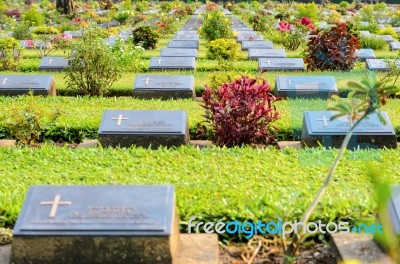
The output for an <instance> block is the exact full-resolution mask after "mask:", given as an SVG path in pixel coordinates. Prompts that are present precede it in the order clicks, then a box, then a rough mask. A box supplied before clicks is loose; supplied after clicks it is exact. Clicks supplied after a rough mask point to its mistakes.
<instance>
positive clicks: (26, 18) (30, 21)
mask: <svg viewBox="0 0 400 264" xmlns="http://www.w3.org/2000/svg"><path fill="white" fill-rule="evenodd" d="M21 20H22V21H23V22H25V23H26V24H27V25H29V26H41V25H43V24H44V18H43V15H42V14H41V13H40V12H39V11H37V10H36V8H33V7H32V8H30V9H28V10H26V11H25V12H23V13H22V14H21Z"/></svg>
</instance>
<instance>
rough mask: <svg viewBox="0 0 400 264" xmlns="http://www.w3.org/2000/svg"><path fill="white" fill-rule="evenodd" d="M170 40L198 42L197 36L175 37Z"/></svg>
mask: <svg viewBox="0 0 400 264" xmlns="http://www.w3.org/2000/svg"><path fill="white" fill-rule="evenodd" d="M172 40H196V41H199V40H200V37H199V35H175V36H174V37H173V38H172Z"/></svg>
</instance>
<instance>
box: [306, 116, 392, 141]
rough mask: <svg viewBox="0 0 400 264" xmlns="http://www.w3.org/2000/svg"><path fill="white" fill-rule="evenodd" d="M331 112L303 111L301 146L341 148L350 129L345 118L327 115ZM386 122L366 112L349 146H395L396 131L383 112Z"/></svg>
mask: <svg viewBox="0 0 400 264" xmlns="http://www.w3.org/2000/svg"><path fill="white" fill-rule="evenodd" d="M334 114H335V112H332V111H306V112H304V118H303V129H302V135H301V142H302V144H303V146H308V147H318V146H320V145H322V146H323V147H326V148H331V147H334V148H340V146H341V144H342V142H343V139H344V137H345V135H346V133H347V131H348V130H349V129H350V122H349V119H348V117H346V116H343V117H340V118H337V119H335V120H332V121H331V120H330V118H331V117H332V116H333V115H334ZM382 116H383V118H384V119H385V121H386V124H383V123H382V122H381V121H380V120H379V117H378V115H377V114H376V113H372V114H370V115H368V119H364V120H362V121H361V123H360V124H359V125H358V126H357V127H356V128H355V130H354V133H353V136H352V138H351V140H350V142H349V146H348V148H349V149H356V148H390V149H395V148H397V140H396V133H395V132H394V129H393V126H392V124H391V122H390V119H389V117H388V115H387V113H386V112H383V113H382Z"/></svg>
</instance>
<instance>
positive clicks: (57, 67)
mask: <svg viewBox="0 0 400 264" xmlns="http://www.w3.org/2000/svg"><path fill="white" fill-rule="evenodd" d="M67 66H68V59H66V58H65V57H42V59H41V60H40V64H39V70H41V71H62V70H64V69H65V68H66V67H67Z"/></svg>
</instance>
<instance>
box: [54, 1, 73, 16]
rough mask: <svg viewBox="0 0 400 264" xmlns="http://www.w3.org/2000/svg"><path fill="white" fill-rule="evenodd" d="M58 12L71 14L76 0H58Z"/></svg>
mask: <svg viewBox="0 0 400 264" xmlns="http://www.w3.org/2000/svg"><path fill="white" fill-rule="evenodd" d="M56 8H57V10H58V12H60V13H61V14H64V15H70V14H72V12H73V11H74V0H56Z"/></svg>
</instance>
